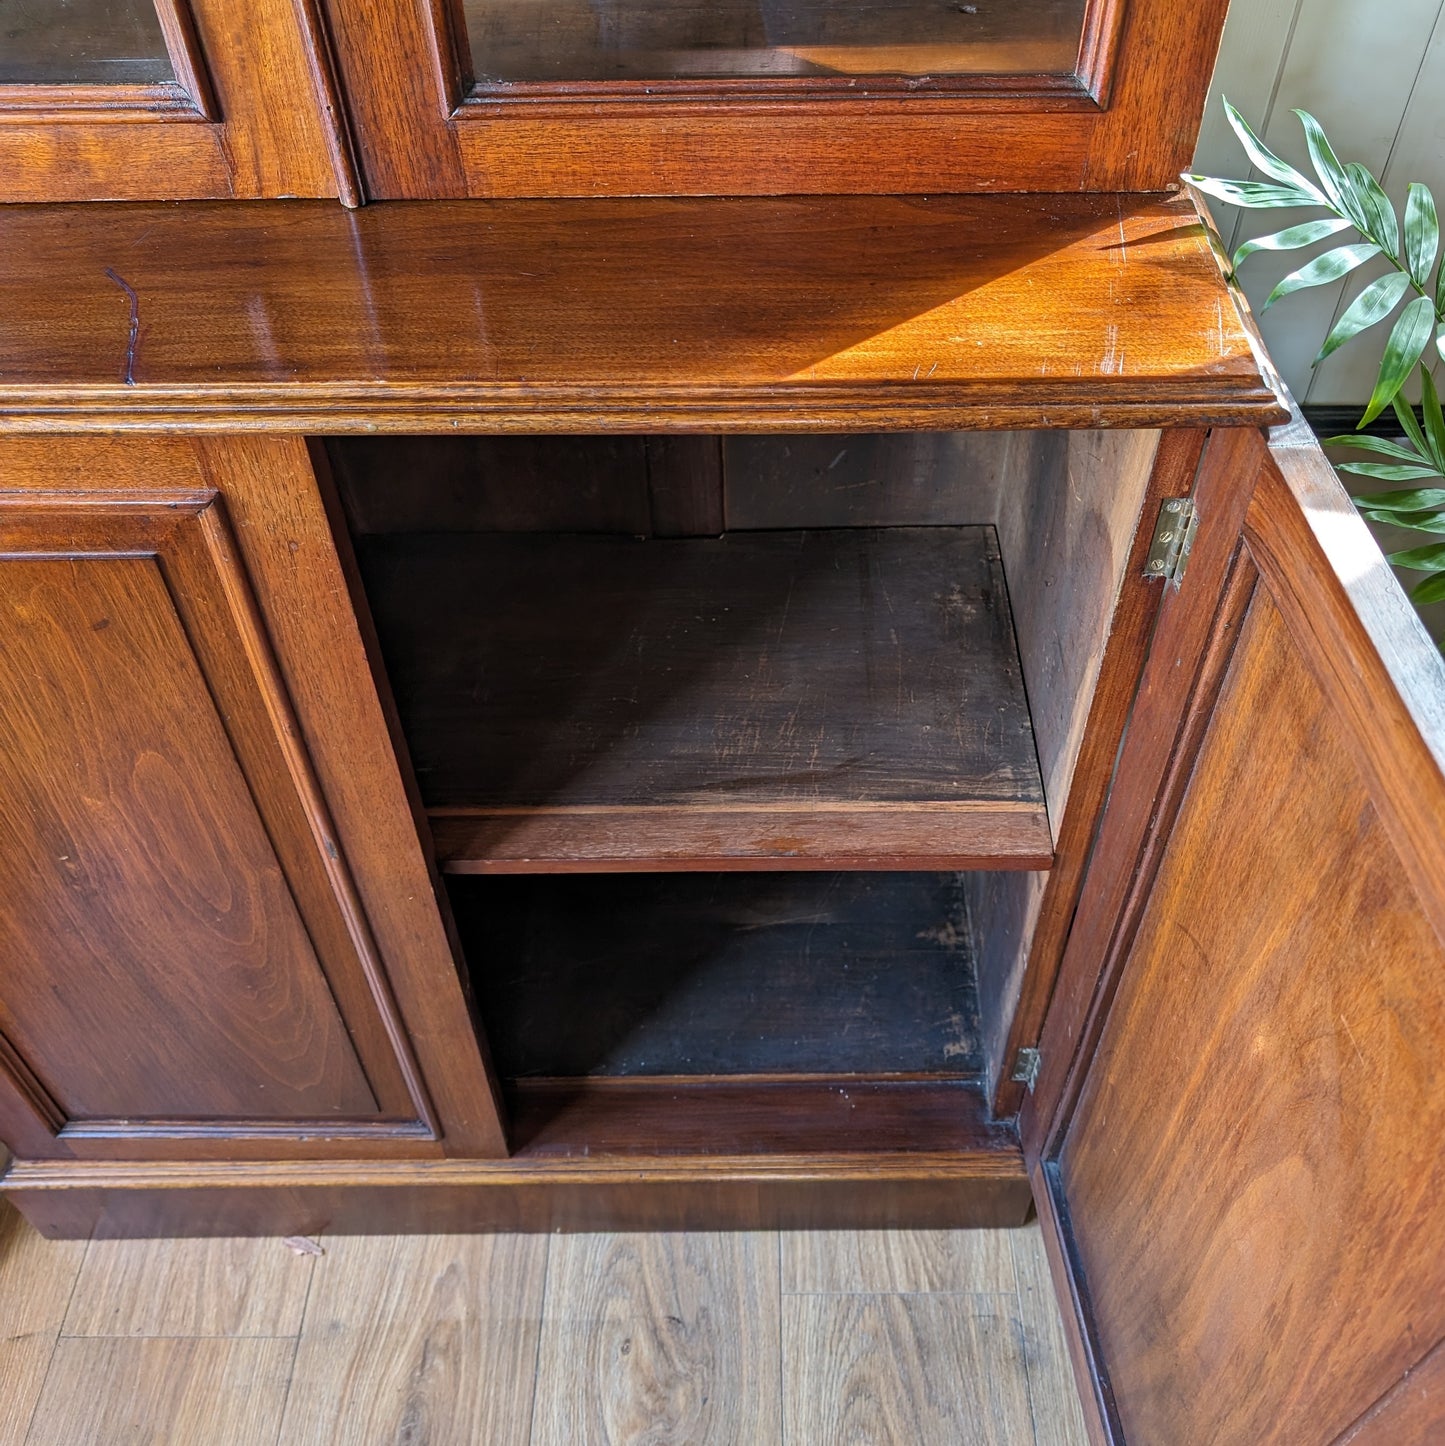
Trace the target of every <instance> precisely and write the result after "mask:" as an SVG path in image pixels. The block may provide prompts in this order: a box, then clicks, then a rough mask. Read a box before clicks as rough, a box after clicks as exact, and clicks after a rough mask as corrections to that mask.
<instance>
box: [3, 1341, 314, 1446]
mask: <svg viewBox="0 0 1445 1446" xmlns="http://www.w3.org/2000/svg"><path fill="white" fill-rule="evenodd" d="M295 1352H296V1343H295V1342H294V1341H291V1340H268V1339H265V1338H252V1339H239V1340H220V1339H211V1340H197V1339H179V1340H177V1339H151V1340H106V1339H98V1340H65V1341H61V1342H60V1343H59V1345H57V1346H56V1348H55V1355H54V1358H53V1359H52V1361H51V1364H50V1373H49V1375H48V1376H47V1378H46V1382H45V1392H44V1394H43V1395H42V1397H41V1399H40V1404H39V1406H38V1407H37V1409H36V1412H35V1418H34V1420H33V1421H32V1423H31V1426H30V1431H29V1434H28V1435H27V1436H26V1437H25V1438H24V1440H25V1443H26V1446H75V1443H77V1442H80V1441H85V1442H91V1441H94V1442H102V1441H104V1442H105V1443H107V1446H112V1443H113V1446H147V1443H150V1442H158V1441H205V1442H206V1443H207V1446H254V1443H255V1442H257V1441H272V1440H275V1436H276V1431H277V1428H278V1427H279V1426H280V1424H281V1411H282V1408H283V1407H284V1406H285V1403H286V1381H287V1377H288V1375H289V1373H290V1370H291V1358H292V1356H293V1355H294V1354H295Z"/></svg>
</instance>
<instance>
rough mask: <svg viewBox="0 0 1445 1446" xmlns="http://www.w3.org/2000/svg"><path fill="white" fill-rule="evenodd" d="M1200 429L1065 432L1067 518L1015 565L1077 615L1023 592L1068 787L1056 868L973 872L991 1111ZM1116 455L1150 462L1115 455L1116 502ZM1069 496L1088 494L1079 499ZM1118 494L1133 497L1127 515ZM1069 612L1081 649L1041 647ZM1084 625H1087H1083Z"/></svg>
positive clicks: (1101, 776) (1073, 867)
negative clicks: (1171, 507)
mask: <svg viewBox="0 0 1445 1446" xmlns="http://www.w3.org/2000/svg"><path fill="white" fill-rule="evenodd" d="M1204 440H1205V439H1204V436H1203V434H1202V433H1199V432H1190V431H1179V430H1171V431H1165V432H1163V433H1162V434H1160V435H1159V437H1158V438H1157V445H1156V446H1151V445H1148V444H1146V445H1144V446H1139V445H1137V444H1135V445H1133V446H1131V445H1130V443H1129V442H1128V441H1124V442H1123V443H1122V444H1119V443H1114V442H1112V440H1111V438H1110V437H1109V436H1106V435H1102V434H1097V433H1095V434H1089V433H1083V434H1080V435H1078V436H1077V437H1075V436H1071V437H1070V439H1069V445H1068V458H1069V460H1068V464H1067V465H1068V474H1067V475H1068V484H1067V485H1068V490H1069V492H1070V493H1071V494H1072V496H1073V498H1074V501H1073V502H1066V503H1063V504H1062V510H1063V512H1064V513H1065V514H1066V518H1071V519H1072V520H1071V522H1070V523H1068V524H1067V525H1065V526H1064V527H1062V528H1059V529H1058V530H1057V531H1056V532H1055V533H1054V534H1053V536H1052V539H1051V541H1050V542H1049V543H1047V544H1046V545H1044V546H1042V547H1040V548H1038V549H1037V551H1038V565H1037V566H1036V567H1032V568H1031V567H1028V566H1027V565H1026V564H1025V572H1024V576H1023V578H1022V580H1021V581H1020V583H1019V584H1018V585H1019V588H1020V591H1021V592H1024V593H1027V594H1030V595H1033V596H1034V597H1035V598H1037V596H1038V594H1039V591H1040V589H1039V587H1038V579H1039V578H1040V577H1042V579H1043V588H1042V594H1043V597H1044V598H1048V597H1050V596H1052V594H1053V593H1054V592H1056V591H1059V590H1060V589H1061V588H1062V589H1063V590H1066V591H1067V592H1068V593H1069V594H1070V595H1071V596H1072V597H1073V598H1074V599H1075V600H1076V602H1077V605H1078V616H1076V617H1074V618H1070V615H1069V610H1068V609H1061V608H1060V607H1059V603H1058V601H1055V602H1053V603H1049V602H1047V601H1043V602H1040V601H1035V603H1034V617H1033V625H1032V626H1031V628H1030V643H1029V646H1028V654H1027V656H1028V658H1029V662H1028V664H1027V665H1026V668H1025V680H1026V682H1027V683H1028V686H1029V687H1030V690H1031V706H1032V690H1033V689H1034V687H1035V684H1034V683H1032V682H1029V681H1028V680H1029V677H1030V674H1032V675H1033V677H1035V678H1038V679H1039V680H1040V682H1041V683H1042V684H1043V686H1044V687H1045V688H1046V689H1047V691H1046V693H1045V697H1044V699H1043V700H1042V703H1043V711H1044V712H1045V714H1046V721H1045V722H1044V723H1043V724H1042V725H1041V726H1043V727H1044V729H1045V731H1046V733H1048V734H1049V735H1050V737H1051V740H1052V742H1051V753H1052V756H1053V757H1054V759H1055V770H1054V782H1053V788H1052V789H1049V788H1048V786H1047V785H1046V791H1047V793H1048V797H1049V798H1050V799H1051V800H1052V799H1053V798H1054V797H1055V792H1054V790H1057V788H1058V787H1059V786H1060V785H1065V786H1066V787H1067V799H1066V802H1065V805H1064V806H1063V808H1062V809H1058V810H1056V811H1055V814H1054V817H1055V820H1056V822H1055V867H1054V869H1052V870H1050V872H1049V875H1048V877H1047V878H1046V879H1045V878H1042V877H1040V876H1038V875H1022V876H1018V877H1004V876H1003V875H1000V874H997V873H995V874H992V875H990V876H988V877H984V878H976V879H974V880H972V881H971V882H972V883H973V886H974V888H975V890H976V892H975V895H974V897H973V899H972V900H971V907H972V912H973V918H974V928H975V935H976V938H977V939H978V943H979V980H980V987H981V990H982V991H983V993H984V995H985V996H986V997H987V998H989V999H990V1000H991V1001H997V1002H996V1004H993V1005H992V1006H991V1009H990V1012H989V1016H988V1019H989V1024H990V1032H989V1042H988V1045H987V1058H988V1067H989V1073H990V1078H991V1079H992V1080H993V1106H994V1109H995V1111H996V1112H997V1113H999V1114H1000V1115H1005V1116H1011V1115H1014V1114H1016V1113H1017V1112H1018V1110H1019V1108H1020V1106H1021V1105H1022V1102H1023V1095H1024V1087H1023V1086H1022V1085H1021V1084H1020V1083H1019V1082H1018V1081H1017V1080H1014V1079H1013V1078H1012V1075H1013V1072H1014V1065H1015V1061H1016V1060H1017V1058H1018V1051H1019V1050H1020V1049H1023V1048H1026V1047H1036V1046H1037V1045H1038V1042H1039V1039H1040V1036H1041V1034H1042V1031H1043V1022H1044V1016H1045V1013H1046V1012H1047V1009H1048V1005H1049V1000H1050V999H1051V998H1052V995H1053V990H1054V985H1055V982H1056V980H1057V979H1058V977H1059V971H1060V968H1061V965H1062V961H1063V957H1064V952H1065V949H1066V948H1067V947H1068V941H1069V936H1070V933H1071V931H1072V928H1073V924H1074V919H1075V915H1076V912H1077V910H1078V908H1079V905H1080V900H1081V896H1082V890H1083V887H1084V877H1085V872H1086V869H1087V867H1088V861H1089V857H1090V851H1091V849H1092V848H1093V846H1094V841H1095V838H1096V836H1097V832H1098V828H1099V821H1100V818H1101V815H1102V811H1103V808H1104V804H1105V800H1106V798H1107V797H1108V794H1109V790H1110V789H1111V787H1112V786H1113V783H1114V779H1115V770H1116V768H1117V765H1118V758H1119V748H1120V743H1121V740H1122V738H1123V735H1124V730H1125V726H1126V724H1127V722H1128V720H1129V716H1130V710H1131V708H1132V707H1133V704H1134V700H1135V697H1136V695H1137V691H1138V688H1139V683H1140V676H1141V673H1142V671H1143V663H1144V658H1145V656H1146V654H1147V652H1148V648H1149V642H1150V635H1151V632H1152V629H1153V627H1154V621H1155V618H1156V616H1157V613H1158V608H1159V606H1160V603H1161V600H1162V594H1163V592H1164V589H1163V588H1162V587H1161V586H1160V585H1159V583H1158V582H1157V581H1155V580H1153V579H1150V578H1147V577H1146V576H1145V562H1146V559H1147V556H1148V550H1149V546H1150V543H1151V541H1152V538H1153V533H1154V523H1155V520H1156V519H1157V518H1158V516H1159V508H1160V506H1161V505H1162V501H1163V499H1165V498H1170V497H1183V496H1186V495H1188V494H1189V492H1190V490H1191V489H1192V487H1193V486H1194V481H1195V476H1196V473H1197V471H1198V468H1199V461H1200V456H1201V453H1202V450H1203V447H1204ZM1125 459H1129V460H1131V461H1132V462H1133V464H1134V465H1135V466H1141V465H1142V466H1148V467H1149V470H1148V472H1147V475H1145V476H1140V475H1138V474H1135V473H1133V472H1131V471H1129V470H1128V469H1127V468H1125V469H1124V470H1123V471H1122V472H1121V474H1119V475H1120V476H1122V478H1124V479H1127V480H1126V481H1124V482H1122V483H1121V484H1119V485H1118V490H1119V491H1120V492H1123V493H1126V494H1127V495H1128V497H1129V503H1128V505H1126V506H1120V505H1119V504H1118V503H1117V502H1111V501H1110V500H1109V493H1110V490H1111V489H1110V483H1111V481H1117V479H1116V478H1115V477H1114V476H1113V475H1112V473H1111V467H1110V464H1111V463H1113V462H1115V461H1120V462H1122V461H1124V460H1125ZM1100 464H1103V465H1102V466H1101V465H1100ZM1056 485H1057V484H1056ZM1141 492H1142V497H1141V495H1140V494H1141ZM1081 499H1085V500H1086V505H1085V506H1084V507H1082V508H1081V507H1080V505H1079V503H1080V500H1081ZM1089 499H1091V500H1089ZM1038 506H1039V507H1040V509H1041V510H1042V511H1044V512H1046V513H1047V512H1048V511H1049V510H1050V509H1052V508H1056V507H1059V506H1060V504H1059V503H1058V502H1057V501H1054V500H1052V499H1050V498H1049V496H1048V494H1047V493H1045V494H1044V495H1043V496H1041V497H1039V498H1038ZM1129 507H1133V508H1134V509H1135V511H1134V521H1133V523H1132V524H1131V523H1130V522H1129ZM1131 527H1132V533H1131ZM1074 528H1078V529H1080V530H1082V531H1083V532H1084V533H1085V534H1086V535H1089V536H1092V537H1094V538H1095V539H1096V544H1095V545H1096V547H1097V550H1098V551H1099V552H1101V553H1105V554H1107V555H1108V556H1109V558H1110V559H1111V567H1112V569H1113V570H1112V571H1111V568H1110V567H1105V568H1102V569H1099V570H1098V571H1096V572H1095V573H1094V574H1093V586H1092V588H1090V587H1080V585H1079V584H1078V583H1076V582H1075V581H1074V579H1073V569H1074V567H1076V566H1078V567H1082V568H1083V569H1084V571H1085V572H1086V573H1087V572H1088V570H1089V564H1088V563H1084V562H1082V561H1080V560H1079V559H1078V558H1077V557H1076V555H1075V554H1076V553H1077V552H1078V551H1080V550H1083V551H1085V552H1087V551H1088V550H1089V549H1087V548H1083V549H1081V547H1080V544H1079V543H1078V542H1077V541H1075V540H1073V538H1072V536H1071V533H1072V531H1073V529H1074ZM1011 566H1013V567H1014V569H1015V571H1014V575H1015V576H1017V564H1010V563H1009V562H1008V561H1007V559H1006V560H1005V567H1006V568H1010V567H1011ZM1111 589H1113V596H1112V599H1110V590H1111ZM1051 618H1052V619H1053V620H1054V622H1053V625H1052V626H1051V625H1050V619H1051ZM1080 618H1086V619H1088V624H1087V626H1086V627H1085V629H1084V631H1083V637H1084V638H1086V639H1088V640H1089V650H1088V653H1087V656H1085V654H1084V650H1083V649H1082V648H1079V649H1069V650H1064V651H1063V656H1062V658H1061V657H1060V656H1059V655H1058V654H1057V653H1055V652H1054V651H1053V647H1054V640H1055V633H1054V631H1053V627H1054V626H1057V628H1058V629H1060V630H1061V631H1062V630H1067V629H1071V628H1075V627H1077V626H1078V623H1079V619H1080ZM1089 628H1094V629H1097V632H1096V633H1094V634H1093V635H1092V637H1091V636H1090V632H1089ZM1022 656H1023V653H1022V651H1021V657H1022ZM1091 673H1092V676H1089V675H1090V674H1091ZM1075 677H1077V678H1079V679H1080V682H1081V692H1080V693H1079V694H1078V695H1076V696H1075V697H1074V699H1072V700H1071V699H1070V695H1069V692H1068V688H1067V687H1066V686H1065V687H1062V688H1061V687H1060V684H1061V683H1065V682H1066V681H1067V680H1069V679H1071V678H1075ZM1065 765H1067V771H1065Z"/></svg>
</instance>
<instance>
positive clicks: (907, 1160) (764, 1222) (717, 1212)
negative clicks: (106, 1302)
mask: <svg viewBox="0 0 1445 1446" xmlns="http://www.w3.org/2000/svg"><path fill="white" fill-rule="evenodd" d="M0 1190H3V1192H4V1193H5V1195H6V1196H7V1197H8V1198H9V1200H10V1201H11V1203H12V1204H13V1205H14V1206H15V1207H16V1209H18V1210H19V1211H20V1213H21V1214H22V1215H24V1216H25V1218H26V1219H27V1220H28V1221H29V1222H30V1223H31V1224H32V1225H33V1226H35V1228H36V1229H37V1230H39V1231H40V1232H41V1233H42V1234H44V1235H47V1236H49V1237H50V1238H52V1239H78V1238H85V1237H89V1236H92V1235H94V1236H100V1237H109V1238H125V1237H155V1236H205V1235H317V1234H343V1235H344V1234H353V1235H355V1234H423V1233H438V1234H439V1233H461V1232H468V1231H476V1232H488V1231H516V1232H536V1231H568V1232H571V1231H590V1230H825V1229H950V1228H972V1227H1001V1226H1012V1225H1020V1224H1022V1223H1023V1222H1024V1221H1025V1220H1026V1219H1027V1218H1028V1215H1029V1212H1030V1210H1031V1208H1032V1196H1031V1194H1030V1191H1029V1185H1028V1179H1027V1176H1026V1174H1025V1171H1024V1163H1023V1157H1022V1155H1021V1154H1020V1153H1019V1152H1018V1151H1017V1149H1010V1150H994V1151H989V1152H979V1153H978V1154H972V1155H929V1156H906V1157H899V1156H891V1157H888V1156H882V1157H880V1156H867V1157H863V1156H856V1157H830V1158H827V1159H817V1160H789V1161H779V1160H759V1159H756V1158H754V1159H747V1158H736V1159H728V1158H717V1157H713V1158H710V1159H708V1160H707V1161H706V1162H696V1163H694V1162H690V1161H680V1160H676V1159H671V1160H660V1161H655V1162H654V1161H648V1160H642V1159H636V1158H633V1159H629V1160H627V1161H625V1162H622V1161H618V1162H577V1163H571V1162H569V1163H566V1164H561V1165H546V1166H539V1165H537V1164H535V1163H527V1162H521V1161H506V1162H500V1163H488V1162H478V1161H453V1160H447V1161H419V1162H408V1163H406V1164H398V1163H396V1162H385V1163H373V1162H357V1163H349V1162H344V1161H338V1162H327V1163H325V1164H313V1163H305V1164H302V1163H294V1162H276V1163H265V1164H245V1165H236V1164H216V1165H177V1164H173V1163H156V1164H125V1165H116V1164H111V1163H105V1164H93V1163H89V1162H86V1163H70V1162H66V1163H55V1162H46V1163H43V1164H42V1163H26V1162H23V1161H17V1162H15V1163H14V1164H12V1165H11V1167H10V1169H9V1171H8V1173H7V1174H6V1175H5V1176H4V1178H3V1179H0Z"/></svg>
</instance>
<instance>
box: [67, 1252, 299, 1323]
mask: <svg viewBox="0 0 1445 1446" xmlns="http://www.w3.org/2000/svg"><path fill="white" fill-rule="evenodd" d="M315 1263H316V1262H315V1257H313V1256H309V1255H294V1254H292V1252H291V1251H290V1250H288V1249H287V1248H286V1247H285V1245H283V1244H282V1243H281V1241H280V1240H277V1239H269V1240H225V1239H215V1240H162V1241H155V1240H93V1241H91V1243H90V1245H89V1246H88V1247H87V1249H86V1252H85V1261H84V1263H83V1264H82V1265H81V1267H80V1273H79V1275H78V1276H77V1277H76V1280H75V1290H74V1292H73V1294H72V1295H71V1298H70V1308H69V1310H68V1311H67V1312H66V1314H65V1323H64V1325H63V1326H62V1327H61V1335H62V1336H294V1335H295V1334H296V1333H297V1332H298V1331H299V1330H300V1329H301V1312H302V1309H303V1308H304V1307H305V1304H306V1295H307V1291H308V1290H309V1289H310V1286H311V1274H312V1269H313V1267H314V1266H315Z"/></svg>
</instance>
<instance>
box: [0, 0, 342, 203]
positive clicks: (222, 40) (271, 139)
mask: <svg viewBox="0 0 1445 1446" xmlns="http://www.w3.org/2000/svg"><path fill="white" fill-rule="evenodd" d="M155 5H156V10H157V14H158V16H159V18H160V22H161V30H162V33H163V34H164V36H165V41H166V51H167V54H168V56H169V58H170V62H171V67H172V69H173V71H174V72H175V79H174V80H170V81H164V82H160V83H158V84H154V85H106V84H94V83H59V84H33V85H32V84H25V85H21V84H0V202H13V201H96V200H202V199H221V198H227V197H238V198H249V197H263V196H317V197H339V198H340V199H341V200H342V202H343V203H344V204H346V205H357V204H359V202H360V198H361V191H360V185H359V182H358V180H357V171H356V165H355V160H354V157H353V155H352V151H351V139H350V134H349V129H348V126H347V122H346V118H345V115H344V113H343V111H342V106H341V99H340V92H339V89H338V87H337V83H336V76H335V71H334V68H333V65H332V59H331V48H330V42H329V39H328V37H327V35H326V31H325V27H324V25H323V23H322V20H321V15H320V12H319V9H318V0H155Z"/></svg>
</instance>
